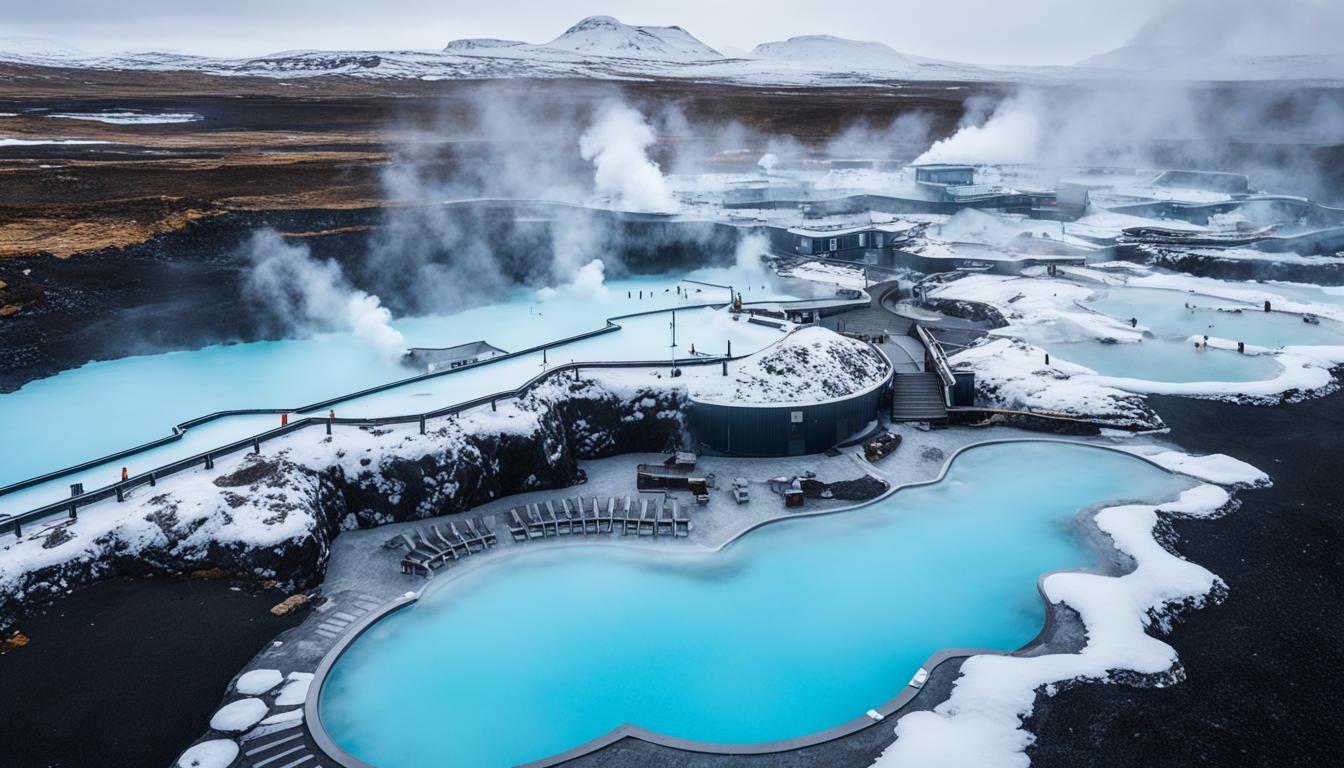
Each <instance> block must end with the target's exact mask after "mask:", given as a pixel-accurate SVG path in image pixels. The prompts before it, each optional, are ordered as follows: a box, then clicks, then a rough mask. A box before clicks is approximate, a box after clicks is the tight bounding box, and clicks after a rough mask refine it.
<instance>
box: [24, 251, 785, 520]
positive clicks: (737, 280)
mask: <svg viewBox="0 0 1344 768" xmlns="http://www.w3.org/2000/svg"><path fill="white" fill-rule="evenodd" d="M686 277H688V278H692V279H696V280H702V281H706V282H715V283H724V284H728V283H732V284H736V285H738V286H739V287H742V286H745V285H746V283H747V281H748V275H745V274H744V273H742V271H741V270H735V269H718V268H713V269H703V270H697V271H695V272H692V273H690V274H689V275H687V276H686ZM755 279H756V280H758V281H759V280H760V278H759V277H757V278H755ZM681 280H682V276H679V275H678V276H658V277H648V276H645V277H635V278H629V279H624V280H617V281H611V282H609V283H608V284H607V288H608V292H607V295H606V296H605V298H602V299H596V298H593V297H591V296H587V295H571V294H567V293H560V294H558V295H556V296H553V297H550V298H548V299H546V300H545V301H542V300H540V299H539V298H538V294H537V292H536V291H531V290H520V291H517V292H515V293H514V294H513V295H512V296H511V297H510V299H509V300H508V301H505V302H501V303H498V304H491V305H486V306H481V307H475V308H472V309H467V310H464V311H462V312H458V313H455V314H451V315H442V316H435V317H423V318H407V319H403V320H399V321H397V322H396V323H395V325H396V327H397V328H398V330H400V331H401V332H402V333H403V334H404V335H405V337H406V340H407V342H408V343H409V344H410V345H413V346H436V347H437V346H451V345H454V344H461V343H464V342H468V341H475V340H480V339H484V340H486V341H489V342H491V343H493V344H495V345H497V346H499V347H501V348H503V349H505V350H509V351H515V350H519V349H525V348H529V347H532V346H535V345H538V344H542V343H546V342H549V341H555V340H557V339H562V338H566V337H569V336H573V335H576V334H579V333H582V332H585V331H590V330H593V329H596V328H600V327H602V326H603V324H604V323H605V321H606V319H607V318H608V317H610V316H613V315H622V314H629V313H634V312H644V311H649V310H657V309H671V308H675V307H678V306H684V305H687V304H699V303H707V302H710V301H716V300H717V301H724V300H726V297H727V290H724V289H715V288H709V287H704V286H699V285H693V284H683V283H681ZM679 284H681V285H683V286H685V287H688V289H689V291H690V292H689V294H688V295H682V296H679V295H678V294H677V293H676V292H675V286H677V285H679ZM752 289H753V290H750V292H747V293H745V294H744V295H745V296H746V297H747V299H748V300H751V301H756V300H767V299H777V298H793V297H792V296H789V295H788V294H784V293H781V292H779V291H777V290H774V289H771V288H766V287H763V286H762V285H761V284H760V283H759V282H758V283H757V284H755V285H753V286H752ZM697 290H699V291H701V292H700V293H695V291H697ZM640 291H643V292H644V294H645V296H646V298H644V299H643V300H641V299H640V298H639V293H640ZM627 292H629V293H630V294H632V296H631V297H630V298H627V295H626V294H627ZM677 320H678V342H679V344H680V345H681V346H680V347H679V351H680V353H681V354H682V355H683V356H684V355H686V354H687V353H686V347H687V345H689V344H691V343H698V344H699V349H702V350H712V351H714V352H720V351H723V350H724V348H725V344H726V342H727V340H729V339H731V340H732V341H733V342H734V345H735V346H734V352H736V353H737V354H743V353H746V352H752V351H755V350H757V349H760V348H761V347H763V346H766V345H767V344H769V343H773V342H774V341H775V340H776V339H777V338H778V337H779V336H780V334H779V333H778V332H777V331H773V330H770V329H764V328H762V327H760V326H747V325H746V324H744V323H734V324H724V323H723V322H721V318H719V317H716V316H715V313H713V312H710V311H708V310H683V311H682V312H678V313H677ZM667 323H668V320H667V316H665V315H655V316H651V317H643V318H635V319H631V320H628V321H625V322H624V323H623V328H624V330H623V331H621V332H617V333H613V334H606V335H603V336H598V337H596V338H592V339H587V340H583V341H579V342H574V343H571V344H567V345H565V346H563V347H558V348H555V349H553V350H551V352H550V353H549V357H548V358H547V360H548V362H549V363H551V364H554V363H558V362H569V361H570V360H578V361H585V360H637V359H646V358H648V357H651V356H663V355H666V356H668V357H670V356H671V351H670V350H669V349H668V347H667V346H666V345H665V344H660V343H659V342H661V341H665V340H666V339H668V329H667ZM541 361H542V355H541V354H540V353H538V354H536V355H532V356H531V357H521V358H517V359H514V360H512V361H506V362H500V363H495V364H492V365H490V366H486V367H484V368H481V369H478V370H473V371H471V372H465V371H464V372H462V373H458V374H453V375H451V376H445V377H439V378H436V379H431V380H429V381H427V382H422V383H419V384H415V385H408V386H405V387H399V388H397V389H393V390H388V391H385V392H383V393H380V394H379V395H376V396H370V397H365V398H361V399H360V400H357V401H349V402H347V403H344V404H341V405H338V406H336V408H337V409H338V411H339V414H340V415H342V416H351V417H354V416H387V415H396V414H406V413H418V412H422V411H427V410H431V409H432V408H435V407H440V406H444V405H450V404H452V403H456V402H461V401H463V400H467V399H470V398H473V397H478V396H481V395H485V394H489V393H491V392H498V391H501V390H505V389H511V388H513V387H516V386H518V385H519V384H521V383H523V382H524V381H526V380H527V379H529V378H531V377H532V376H535V375H536V374H537V373H539V372H541V371H542V370H543V368H542V364H541ZM418 372H419V371H416V370H412V369H410V368H407V367H405V366H403V365H401V364H400V363H399V362H396V361H392V360H386V359H381V358H380V357H379V356H378V355H377V354H375V353H374V352H373V351H372V350H370V349H369V348H368V347H366V346H364V345H362V344H360V343H359V342H358V341H357V340H356V339H355V338H354V336H353V335H352V334H349V333H331V334H321V335H318V336H314V337H311V338H304V339H288V340H283V341H263V342H254V343H247V344H230V345H216V346H211V347H206V348H204V349H199V350H194V351H183V352H171V353H165V354H157V355H144V356H139V357H128V358H122V359H119V360H109V361H104V362H96V363H89V364H88V365H85V366H83V367H81V368H77V369H74V370H69V371H64V372H62V373H60V374H58V375H56V376H52V377H49V378H46V379H41V380H38V381H34V382H31V383H29V384H27V385H26V386H24V387H22V388H21V389H19V390H17V391H15V392H10V393H7V394H3V395H0V423H4V424H6V425H8V426H9V427H10V428H11V429H12V430H14V433H15V434H30V433H32V434H35V433H37V432H39V431H41V430H54V431H55V432H57V433H59V434H64V435H69V436H70V439H65V440H43V441H36V442H32V443H31V444H30V445H28V446H26V447H25V450H23V451H22V452H13V453H14V455H12V456H6V461H5V462H3V464H2V465H0V486H2V485H6V484H9V483H12V482H15V481H19V480H23V479H25V478H29V477H33V476H35V475H39V474H41V473H44V472H50V471H52V470H56V469H60V468H63V467H67V466H71V465H74V464H77V463H80V462H84V461H88V460H90V459H95V458H97V457H99V456H105V455H107V454H109V453H112V452H113V451H117V450H121V449H125V448H130V447H133V446H135V445H139V444H142V443H145V442H148V441H150V440H153V439H156V438H160V437H164V436H166V435H168V434H169V433H170V432H171V431H172V427H173V426H174V425H175V424H178V423H180V422H182V421H185V420H187V419H191V418H195V417H197V416H203V415H205V414H207V413H211V412H214V411H221V410H229V409H238V408H293V407H299V406H302V405H307V404H309V403H313V402H316V401H319V400H322V399H325V398H329V397H335V396H339V395H343V394H346V393H350V392H355V391H359V390H361V389H364V388H367V387H371V386H374V385H377V384H382V383H385V382H389V381H396V380H399V379H403V378H406V377H408V376H412V375H414V374H416V373H418ZM90 392H93V393H97V396H96V397H90V396H88V393H90ZM321 412H322V413H325V410H324V411H321ZM277 424H278V417H277V416H275V415H265V416H237V417H232V418H230V419H226V420H223V421H216V422H213V423H210V424H207V425H202V426H199V427H196V428H193V429H192V430H190V431H189V432H188V433H187V436H186V437H185V438H184V439H182V440H181V441H178V442H176V443H172V444H170V445H167V446H163V447H161V448H158V449H155V451H154V452H152V453H146V454H138V455H136V456H133V457H130V458H128V459H125V460H121V461H116V462H112V463H111V464H109V465H107V466H102V467H97V468H93V469H90V470H88V471H86V472H84V473H81V474H79V475H72V476H69V477H63V478H60V479H59V480H57V481H53V482H52V483H48V484H47V486H38V487H35V488H32V489H29V490H27V491H22V492H19V493H15V494H9V495H6V496H0V514H3V513H14V512H18V511H24V510H26V509H31V508H33V507H37V506H40V505H42V504H45V503H48V502H50V501H53V500H56V499H60V498H63V497H65V496H66V495H68V494H69V490H68V487H69V484H70V483H72V482H83V483H84V485H85V487H86V488H87V489H89V490H92V489H94V488H100V487H102V486H104V485H107V484H108V483H110V482H112V481H114V480H115V479H116V478H117V477H118V476H119V472H120V468H121V467H122V466H123V465H125V466H128V467H129V470H130V471H131V473H132V474H136V473H139V472H142V471H145V470H148V469H150V468H153V467H155V466H159V465H162V464H166V463H168V462H170V461H174V460H176V459H179V458H182V457H185V456H190V455H192V454H194V453H197V452H200V451H203V450H207V449H210V448H213V447H217V446H220V445H225V444H228V443H230V442H232V441H235V440H241V439H245V438H247V437H250V436H252V435H255V434H258V433H260V432H263V431H265V430H267V429H271V428H273V427H275V426H277Z"/></svg>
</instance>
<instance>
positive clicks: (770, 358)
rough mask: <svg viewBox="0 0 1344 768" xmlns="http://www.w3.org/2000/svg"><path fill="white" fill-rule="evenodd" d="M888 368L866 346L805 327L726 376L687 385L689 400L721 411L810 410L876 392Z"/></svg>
mask: <svg viewBox="0 0 1344 768" xmlns="http://www.w3.org/2000/svg"><path fill="white" fill-rule="evenodd" d="M890 372H891V368H890V366H889V365H888V364H887V362H886V360H884V359H883V358H882V356H881V354H879V353H878V352H877V350H875V349H873V347H871V346H870V345H868V344H865V343H864V342H862V341H858V340H857V339H851V338H848V337H845V336H841V335H840V334H838V333H835V332H834V331H830V330H827V329H825V328H820V327H817V326H808V327H804V328H801V329H799V330H797V331H794V332H793V333H791V334H789V335H788V336H786V337H785V338H783V339H781V340H780V341H779V343H777V344H775V345H773V346H771V347H768V348H766V349H764V350H761V351H760V352H757V353H756V354H754V355H750V356H748V357H746V358H743V359H742V360H740V361H738V362H736V363H730V364H729V365H728V376H726V377H721V376H704V377H699V378H697V379H695V380H693V381H691V382H690V383H689V389H690V394H691V397H692V398H693V399H694V400H697V401H700V402H704V403H717V404H721V405H772V406H778V405H803V404H807V405H812V404H816V403H824V402H829V401H832V400H839V399H841V398H845V397H850V396H852V395H856V394H859V393H861V392H865V391H869V390H872V389H874V388H876V387H879V386H881V385H882V384H883V383H884V382H885V381H886V380H887V376H888V375H890Z"/></svg>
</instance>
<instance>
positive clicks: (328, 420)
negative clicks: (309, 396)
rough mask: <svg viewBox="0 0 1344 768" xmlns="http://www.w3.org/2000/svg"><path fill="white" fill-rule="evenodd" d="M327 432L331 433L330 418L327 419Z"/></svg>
mask: <svg viewBox="0 0 1344 768" xmlns="http://www.w3.org/2000/svg"><path fill="white" fill-rule="evenodd" d="M327 434H328V435H330V434H331V419H327Z"/></svg>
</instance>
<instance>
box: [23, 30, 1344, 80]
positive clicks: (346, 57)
mask: <svg viewBox="0 0 1344 768" xmlns="http://www.w3.org/2000/svg"><path fill="white" fill-rule="evenodd" d="M0 62H15V63H19V64H25V65H30V66H42V67H64V68H76V69H103V70H155V71H164V70H182V71H192V72H201V73H204V74H208V75H217V76H233V75H244V76H253V77H276V78H294V77H320V76H324V75H341V76H346V77H358V78H369V79H398V78H405V79H420V80H463V79H501V78H514V77H528V78H593V79H630V78H685V79H693V80H704V81H719V82H733V83H743V84H753V85H797V86H808V85H821V84H825V85H862V84H868V83H872V82H874V81H881V80H911V81H916V80H923V81H946V82H977V81H978V82H1052V81H1053V82H1059V81H1068V80H1078V79H1099V78H1128V77H1145V78H1147V77H1163V78H1170V79H1189V80H1233V79H1237V80H1241V79H1245V80H1274V79H1313V80H1333V81H1344V55H1312V56H1254V57H1249V56H1233V55H1228V54H1208V53H1201V52H1199V51H1195V50H1191V49H1187V48H1183V47H1170V46H1146V47H1143V46H1130V47H1127V48H1121V49H1117V50H1115V51H1111V52H1110V53H1106V54H1102V55H1100V56H1094V57H1092V58H1090V59H1087V60H1086V61H1083V62H1081V63H1080V64H1078V65H1076V66H1073V67H1046V66H1039V67H1028V66H1017V67H1001V66H999V67H995V66H977V65H971V64H961V63H957V62H952V61H939V60H936V59H927V58H922V57H919V56H911V55H909V54H905V53H901V52H900V51H897V50H894V49H892V48H891V47H889V46H887V45H885V44H884V43H880V42H868V41H859V40H847V39H844V38H839V37H832V36H828V35H805V36H801V37H792V38H789V39H787V40H782V41H777V42H769V43H762V44H761V45H758V46H756V48H755V50H754V51H752V52H751V53H750V54H748V55H741V54H740V52H734V54H733V55H731V56H725V55H724V54H722V53H720V52H719V51H716V50H715V49H713V48H711V47H709V46H708V45H705V44H704V43H703V42H701V41H700V40H698V39H696V38H695V37H694V36H693V35H691V34H690V33H689V32H687V31H686V30H684V29H682V28H681V27H641V26H634V25H630V24H624V23H622V22H620V21H617V20H616V19H613V18H611V17H610V16H591V17H588V18H586V19H583V20H582V21H580V22H579V23H577V24H575V25H574V26H572V27H570V28H569V29H567V30H565V32H564V33H563V34H561V35H560V36H559V37H557V38H555V39H554V40H551V41H550V42H547V43H539V44H538V43H525V42H521V41H518V40H505V39H494V38H470V39H463V40H454V41H452V42H450V43H448V45H447V47H446V48H444V49H443V50H441V51H405V50H402V51H387V50H366V51H310V50H304V51H285V52H282V53H276V54H271V55H269V56H258V57H252V58H218V57H205V56H192V55H187V54H180V53H126V54H116V55H91V54H85V53H81V52H79V51H78V50H76V49H74V48H72V47H70V46H67V45H63V44H61V43H59V42H57V41H52V40H44V39H41V38H12V37H0Z"/></svg>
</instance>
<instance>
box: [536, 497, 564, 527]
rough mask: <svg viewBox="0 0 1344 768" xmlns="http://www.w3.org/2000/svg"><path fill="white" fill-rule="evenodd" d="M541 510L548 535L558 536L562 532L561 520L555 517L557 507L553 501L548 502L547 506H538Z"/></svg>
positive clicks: (542, 520)
mask: <svg viewBox="0 0 1344 768" xmlns="http://www.w3.org/2000/svg"><path fill="white" fill-rule="evenodd" d="M537 509H538V510H539V511H540V512H541V522H542V525H543V526H544V528H545V530H546V535H547V536H558V535H559V534H560V521H559V520H556V519H555V507H554V506H552V505H551V502H549V501H548V502H546V508H545V509H541V507H538V508H537Z"/></svg>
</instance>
